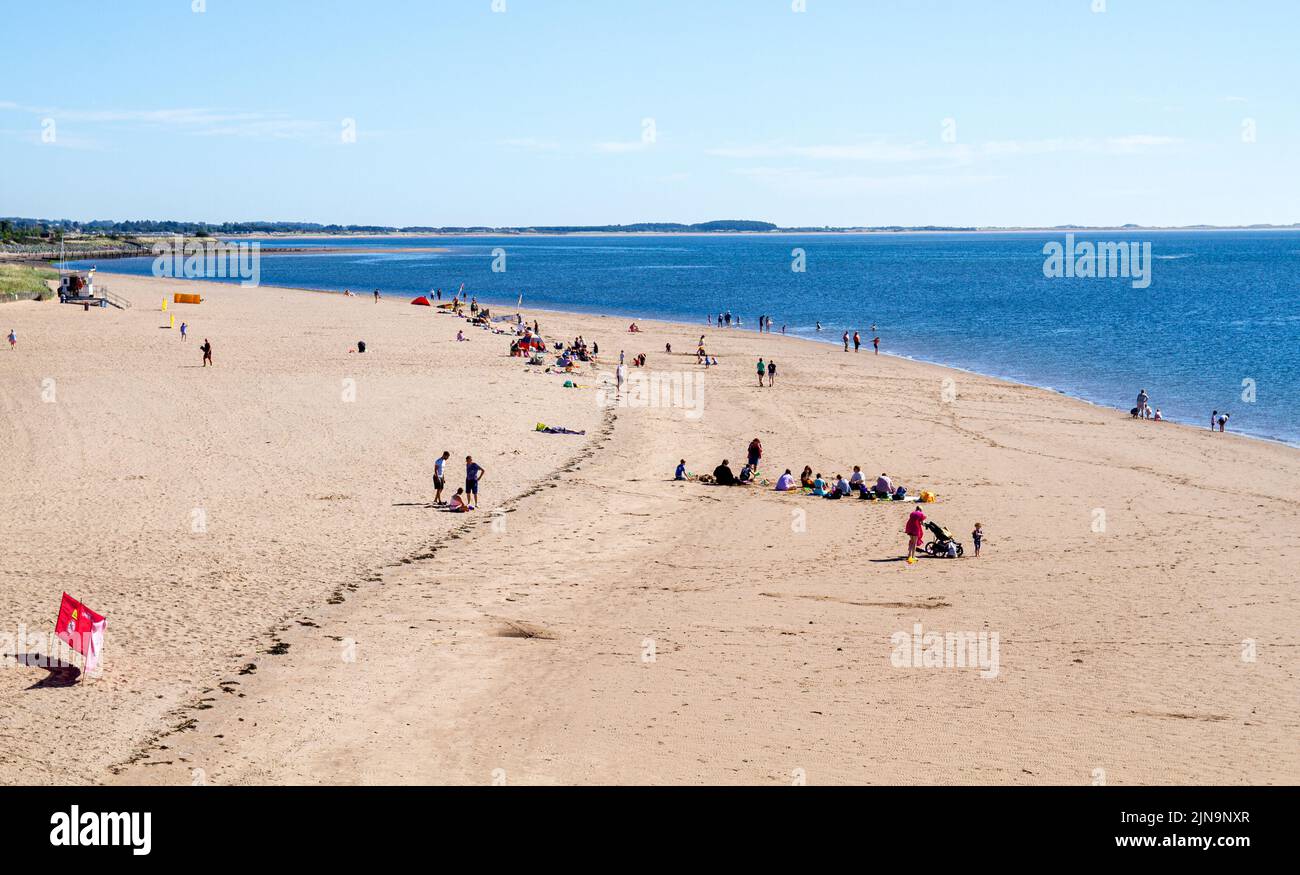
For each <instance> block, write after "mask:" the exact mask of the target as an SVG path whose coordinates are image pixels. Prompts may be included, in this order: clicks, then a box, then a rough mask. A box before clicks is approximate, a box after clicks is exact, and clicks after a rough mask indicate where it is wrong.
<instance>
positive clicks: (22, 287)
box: [0, 263, 59, 298]
mask: <svg viewBox="0 0 1300 875" xmlns="http://www.w3.org/2000/svg"><path fill="white" fill-rule="evenodd" d="M58 278H59V272H58V271H57V270H51V269H50V268H48V267H43V266H37V265H30V264H3V263H0V298H12V297H13V296H14V295H15V294H17V295H19V296H20V297H24V298H26V297H29V296H30V295H31V294H32V293H33V292H41V293H44V294H50V288H49V286H47V285H46V284H45V281H46V280H52V279H58Z"/></svg>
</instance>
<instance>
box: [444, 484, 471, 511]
mask: <svg viewBox="0 0 1300 875" xmlns="http://www.w3.org/2000/svg"><path fill="white" fill-rule="evenodd" d="M473 509H474V508H472V507H470V505H469V502H467V501H466V500H465V490H464V489H457V490H456V494H455V495H453V496H452V497H451V503H450V504H449V505H447V510H449V511H451V512H452V513H468V512H469V511H471V510H473Z"/></svg>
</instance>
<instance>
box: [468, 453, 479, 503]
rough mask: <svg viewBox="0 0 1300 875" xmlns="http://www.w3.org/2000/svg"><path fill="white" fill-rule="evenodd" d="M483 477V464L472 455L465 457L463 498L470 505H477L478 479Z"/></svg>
mask: <svg viewBox="0 0 1300 875" xmlns="http://www.w3.org/2000/svg"><path fill="white" fill-rule="evenodd" d="M482 477H483V466H482V465H480V464H478V463H477V462H475V461H474V457H473V456H466V457H465V500H466V501H468V502H470V506H471V507H475V506H477V505H478V481H479V480H480V479H482Z"/></svg>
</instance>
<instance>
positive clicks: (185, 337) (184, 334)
mask: <svg viewBox="0 0 1300 875" xmlns="http://www.w3.org/2000/svg"><path fill="white" fill-rule="evenodd" d="M187 331H189V326H188V325H186V324H185V323H184V322H182V323H181V340H188V339H189V338H188V336H187V335H186V333H185V332H187Z"/></svg>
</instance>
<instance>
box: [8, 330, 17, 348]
mask: <svg viewBox="0 0 1300 875" xmlns="http://www.w3.org/2000/svg"><path fill="white" fill-rule="evenodd" d="M9 348H10V349H17V348H18V332H17V331H14V330H13V329H12V328H10V329H9Z"/></svg>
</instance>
